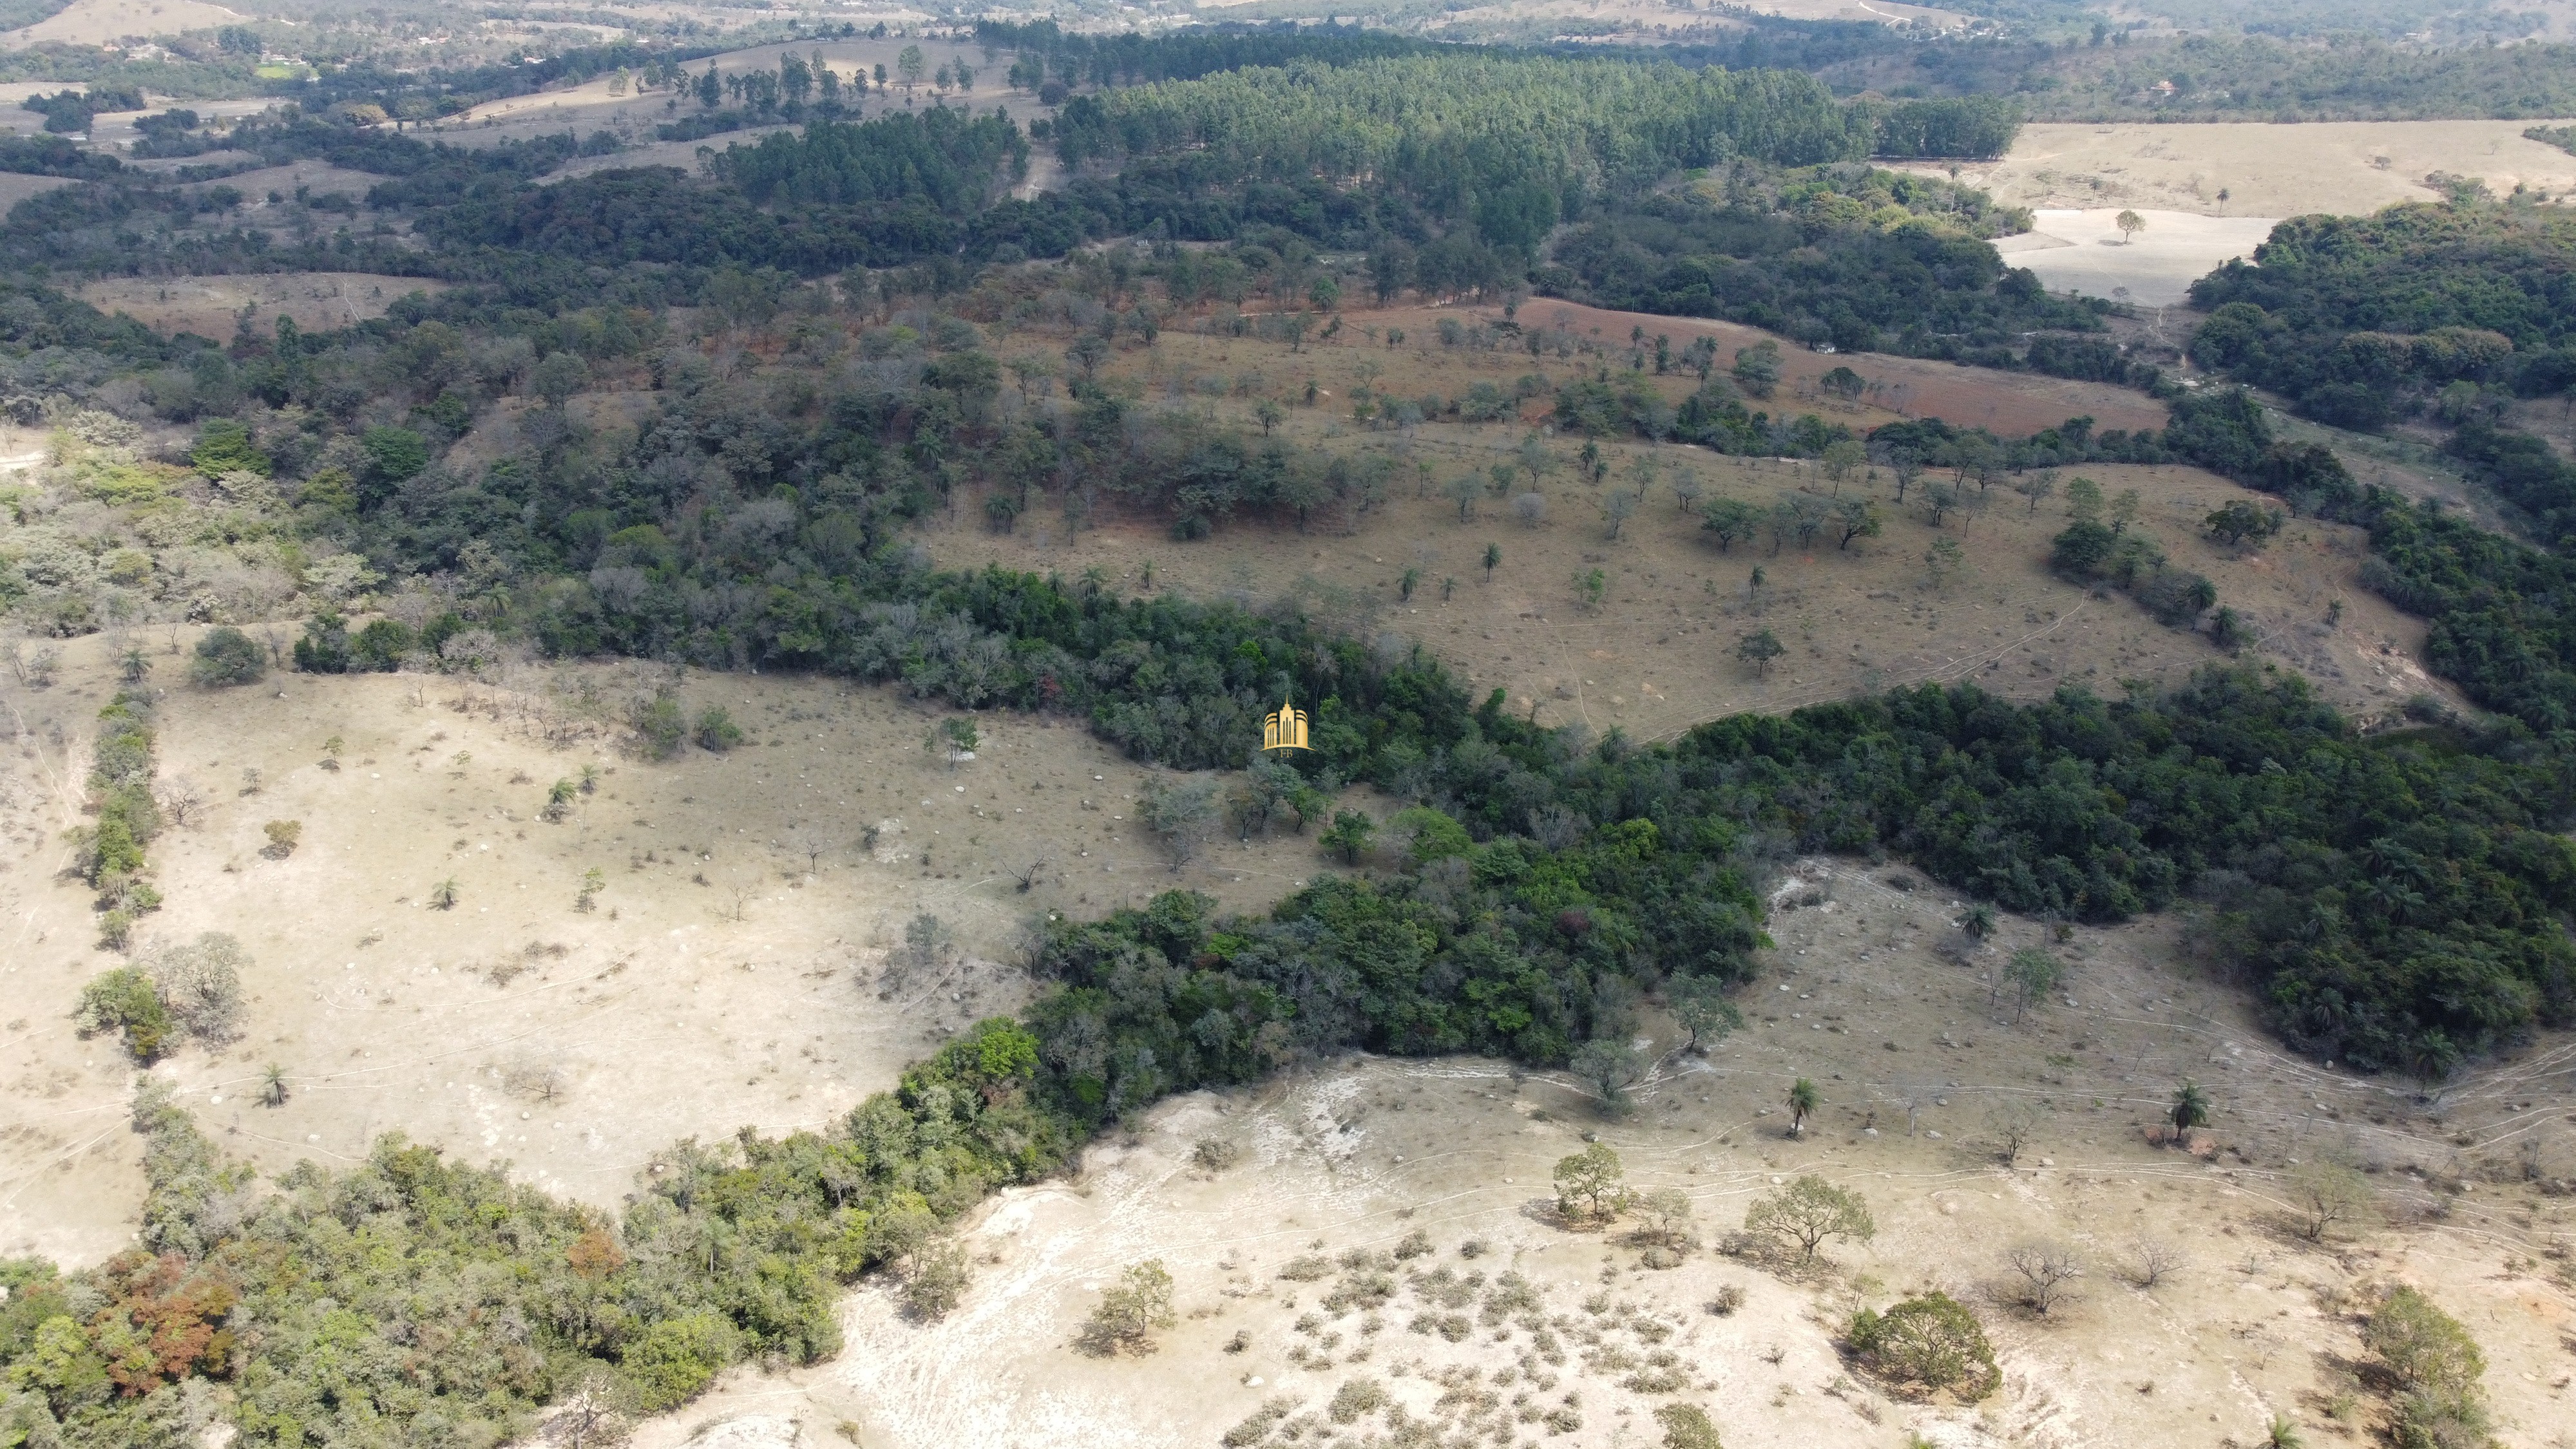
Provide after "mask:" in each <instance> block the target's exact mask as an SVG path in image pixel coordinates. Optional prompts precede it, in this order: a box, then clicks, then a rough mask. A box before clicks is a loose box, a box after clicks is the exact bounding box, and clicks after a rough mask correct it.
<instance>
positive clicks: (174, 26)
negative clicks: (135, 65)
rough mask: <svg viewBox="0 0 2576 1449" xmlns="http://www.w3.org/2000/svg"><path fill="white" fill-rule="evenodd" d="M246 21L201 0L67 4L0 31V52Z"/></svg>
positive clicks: (99, 42)
mask: <svg viewBox="0 0 2576 1449" xmlns="http://www.w3.org/2000/svg"><path fill="white" fill-rule="evenodd" d="M249 18H250V17H249V16H246V15H243V14H242V13H241V12H239V11H236V10H227V9H225V8H224V7H222V6H221V5H209V4H206V3H204V0H72V3H71V4H69V5H66V6H64V7H63V8H62V9H61V10H58V11H56V12H55V13H54V14H52V15H49V16H47V17H46V18H44V19H42V20H39V21H37V22H36V23H35V24H33V25H30V26H26V27H24V28H23V29H18V30H11V31H6V32H0V47H7V48H10V49H16V48H18V47H21V46H28V45H35V44H38V43H40V42H43V41H48V40H55V41H61V42H63V43H64V44H67V45H104V44H106V43H108V42H110V41H117V40H125V39H129V38H132V39H141V38H144V37H147V36H154V35H177V34H179V33H181V32H182V31H188V30H211V29H214V28H215V27H216V26H219V25H238V24H240V23H241V22H242V21H244V20H247V19H249Z"/></svg>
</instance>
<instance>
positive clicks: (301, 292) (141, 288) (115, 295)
mask: <svg viewBox="0 0 2576 1449" xmlns="http://www.w3.org/2000/svg"><path fill="white" fill-rule="evenodd" d="M447 285H448V284H447V283H445V282H440V281H434V280H431V279H429V278H425V277H388V276H380V275H377V274H375V273H372V272H270V273H264V274H258V275H250V274H245V275H238V276H183V277H107V278H102V279H100V280H98V281H94V282H88V283H84V284H82V285H81V286H80V287H79V288H78V289H77V295H78V296H79V297H80V299H81V300H82V301H84V302H87V303H89V304H90V305H91V306H93V307H96V308H97V309H99V310H100V311H102V312H109V313H115V312H123V313H125V314H127V315H128V316H131V317H133V318H134V319H135V320H137V321H139V322H142V323H143V324H145V325H146V326H149V327H151V328H153V329H154V330H156V331H160V332H165V333H176V332H194V333H196V334H197V335H198V336H200V337H215V338H225V337H230V336H231V335H232V333H233V322H234V319H235V318H236V317H238V316H240V315H241V311H242V309H243V308H245V307H248V308H250V309H252V310H253V311H254V312H255V313H257V314H258V325H259V326H261V327H263V328H265V327H267V326H268V325H269V323H270V319H271V318H273V317H276V316H279V315H284V316H289V317H293V318H294V319H295V324H296V325H297V326H299V327H303V328H307V329H310V330H315V331H330V330H334V329H337V328H341V327H347V326H351V325H354V324H356V323H359V322H364V321H366V320H368V319H369V318H373V317H381V316H383V315H385V309H386V308H388V307H390V306H392V305H393V304H394V301H395V299H396V298H399V297H401V296H403V295H405V294H406V293H410V292H430V293H436V292H441V291H444V290H446V288H447Z"/></svg>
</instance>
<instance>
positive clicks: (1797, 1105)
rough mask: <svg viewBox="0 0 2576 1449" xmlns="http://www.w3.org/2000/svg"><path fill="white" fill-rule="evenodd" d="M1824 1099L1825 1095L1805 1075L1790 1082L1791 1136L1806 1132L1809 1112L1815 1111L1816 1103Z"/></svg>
mask: <svg viewBox="0 0 2576 1449" xmlns="http://www.w3.org/2000/svg"><path fill="white" fill-rule="evenodd" d="M1823 1100H1824V1096H1823V1095H1822V1094H1821V1093H1819V1092H1818V1091H1817V1090H1816V1084H1815V1083H1814V1082H1812V1081H1809V1080H1808V1079H1807V1078H1805V1077H1800V1078H1799V1079H1798V1080H1796V1081H1794V1082H1791V1083H1790V1084H1789V1135H1790V1136H1792V1137H1797V1136H1802V1135H1804V1134H1805V1132H1806V1130H1807V1116H1808V1114H1809V1113H1811V1112H1813V1111H1815V1110H1816V1104H1818V1103H1819V1102H1822V1101H1823Z"/></svg>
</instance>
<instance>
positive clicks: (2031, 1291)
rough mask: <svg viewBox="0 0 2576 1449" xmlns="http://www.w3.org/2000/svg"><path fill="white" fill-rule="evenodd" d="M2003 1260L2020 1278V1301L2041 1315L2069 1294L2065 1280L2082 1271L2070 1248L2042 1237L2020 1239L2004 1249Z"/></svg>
mask: <svg viewBox="0 0 2576 1449" xmlns="http://www.w3.org/2000/svg"><path fill="white" fill-rule="evenodd" d="M2004 1264H2005V1266H2007V1267H2009V1268H2011V1269H2012V1270H2013V1272H2014V1273H2016V1274H2018V1275H2019V1276H2020V1278H2021V1282H2022V1287H2021V1301H2022V1305H2023V1306H2024V1307H2026V1308H2028V1309H2029V1310H2030V1311H2031V1312H2033V1313H2036V1314H2038V1315H2039V1316H2040V1317H2042V1318H2046V1317H2047V1316H2048V1314H2049V1311H2050V1310H2051V1309H2053V1308H2055V1307H2056V1306H2057V1305H2058V1304H2060V1303H2063V1302H2065V1301H2066V1300H2067V1299H2068V1298H2070V1297H2071V1296H2073V1295H2072V1292H2071V1290H2070V1289H2069V1288H2068V1287H2067V1284H2069V1283H2071V1282H2073V1281H2074V1280H2075V1279H2076V1278H2078V1277H2080V1276H2082V1274H2083V1271H2084V1269H2083V1265H2082V1263H2080V1262H2079V1261H2078V1260H2077V1259H2076V1256H2075V1250H2074V1249H2073V1248H2070V1247H2068V1246H2066V1245H2065V1244H2064V1243H2052V1242H2046V1241H2039V1242H2029V1243H2023V1244H2021V1245H2020V1246H2018V1247H2015V1248H2012V1249H2010V1250H2008V1251H2007V1252H2006V1253H2005V1254H2004Z"/></svg>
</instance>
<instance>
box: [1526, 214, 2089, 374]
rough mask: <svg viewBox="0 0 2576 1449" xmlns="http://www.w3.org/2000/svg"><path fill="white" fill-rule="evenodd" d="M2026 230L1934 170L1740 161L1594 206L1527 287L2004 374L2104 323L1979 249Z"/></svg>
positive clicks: (2023, 218)
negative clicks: (1685, 183) (2032, 338)
mask: <svg viewBox="0 0 2576 1449" xmlns="http://www.w3.org/2000/svg"><path fill="white" fill-rule="evenodd" d="M2028 226H2029V217H2028V215H2027V213H2018V212H2009V211H2004V210H2001V209H1999V208H1996V207H1994V206H1993V205H1992V204H1991V203H1989V202H1988V201H1987V199H1986V197H1985V195H1984V193H1982V192H1977V191H1973V190H1969V189H1967V188H1963V187H1958V186H1954V185H1951V184H1950V183H1948V182H1944V181H1940V180H1936V179H1932V178H1928V177H1920V176H1910V175H1902V174H1898V173H1893V172H1886V171H1873V170H1870V169H1868V168H1866V167H1862V166H1857V165H1852V164H1844V165H1837V166H1825V167H1816V168H1808V169H1805V170H1797V171H1787V172H1766V171H1765V170H1763V169H1761V168H1756V167H1750V166H1737V167H1733V168H1730V169H1729V171H1728V174H1727V176H1726V178H1725V180H1724V181H1723V182H1720V181H1718V180H1716V179H1711V180H1710V181H1708V182H1705V183H1703V184H1702V185H1700V186H1698V187H1695V188H1692V189H1689V190H1684V191H1671V192H1665V193H1662V194H1659V195H1655V196H1652V197H1648V198H1645V199H1642V200H1639V201H1635V202H1628V203H1605V204H1604V205H1602V206H1600V207H1598V208H1595V210H1594V212H1593V213H1591V214H1590V215H1588V216H1587V219H1585V220H1584V221H1583V222H1581V223H1580V224H1579V225H1577V226H1576V227H1575V228H1574V229H1573V230H1572V231H1571V232H1569V233H1568V234H1566V235H1565V236H1564V237H1562V238H1560V239H1559V240H1557V241H1556V242H1555V243H1554V245H1553V246H1552V248H1551V249H1550V254H1549V264H1548V265H1545V266H1542V267H1541V268H1540V269H1539V271H1538V272H1537V274H1536V281H1537V286H1538V289H1539V290H1540V291H1542V292H1544V293H1547V294H1548V295H1551V296H1563V297H1571V298H1575V299H1577V300H1580V301H1585V302H1591V303H1594V304H1596V305H1599V306H1604V307H1617V308H1623V309H1627V310H1633V311H1641V312H1661V313H1666V314H1669V315H1672V316H1677V317H1724V318H1726V319H1727V320H1729V321H1734V322H1745V323H1750V324H1752V325H1753V326H1756V327H1763V328H1767V329H1770V330H1772V331H1775V332H1781V333H1785V334H1787V335H1789V336H1790V337H1793V338H1795V339H1797V340H1799V341H1802V342H1809V343H1817V342H1831V343H1833V344H1834V346H1835V347H1837V348H1839V349H1840V350H1843V351H1846V352H1893V353H1900V354H1904V355H1908V356H1915V357H1942V358H1951V359H1956V360H1961V361H1971V362H1976V363H1980V364H1983V365H1987V366H2001V367H2011V366H2015V365H2017V361H2018V358H2019V355H2020V354H2018V353H2017V352H2016V351H2015V348H2014V344H2015V343H2016V342H2021V341H2022V340H2023V339H2025V338H2026V337H2028V336H2029V335H2030V334H2032V333H2034V332H2059V331H2098V330H2099V329H2100V328H2101V326H2102V322H2101V313H2100V312H2099V311H2098V310H2096V307H2095V306H2093V305H2090V304H2086V303H2080V302H2074V301H2069V300H2067V299H2065V298H2062V297H2053V296H2050V295H2049V294H2048V292H2047V290H2046V289H2045V288H2043V287H2041V286H2040V285H2039V282H2038V280H2037V279H2036V278H2034V277H2032V276H2031V275H2030V274H2029V273H2028V272H2025V271H2017V270H2010V269H2007V268H2006V267H2005V266H2004V265H2003V261H2002V259H2001V258H2000V257H1999V256H1997V255H1996V253H1995V250H1994V248H1992V247H1990V246H1988V245H1986V244H1985V240H1984V239H1985V238H1988V237H1993V236H2000V235H2005V234H2008V233H2010V232H2016V231H2022V230H2027V229H2028Z"/></svg>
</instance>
